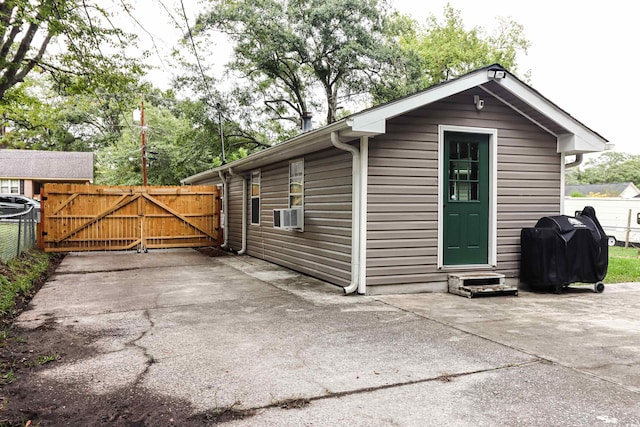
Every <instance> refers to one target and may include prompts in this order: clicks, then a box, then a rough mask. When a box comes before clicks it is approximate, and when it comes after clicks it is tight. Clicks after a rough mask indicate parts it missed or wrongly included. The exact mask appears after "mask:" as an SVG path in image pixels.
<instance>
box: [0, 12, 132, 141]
mask: <svg viewBox="0 0 640 427" xmlns="http://www.w3.org/2000/svg"><path fill="white" fill-rule="evenodd" d="M119 6H122V8H123V9H126V4H125V3H123V2H121V4H120V5H119ZM116 10H118V9H117V7H116V8H110V12H108V11H106V10H105V9H103V8H102V7H100V2H96V1H79V0H63V1H56V2H31V1H28V0H12V1H3V2H2V3H0V34H2V35H3V38H2V39H1V43H2V44H0V111H2V122H3V125H4V126H7V127H8V128H9V132H8V133H7V134H6V135H5V136H3V137H2V140H0V146H2V147H10V148H27V149H44V150H72V151H92V150H95V149H96V148H98V147H101V146H104V145H107V144H109V143H111V142H113V141H114V140H116V139H117V138H118V137H119V133H120V128H119V125H120V120H121V119H120V116H121V115H122V113H123V110H125V109H126V110H129V108H130V107H129V105H130V104H131V97H132V96H135V92H136V91H137V88H138V80H139V78H140V77H141V76H142V74H143V72H144V69H143V67H141V66H140V65H139V64H141V63H142V61H139V60H137V59H131V58H128V57H127V56H126V55H124V52H125V50H126V49H127V48H129V47H130V45H131V44H132V43H134V42H135V38H134V36H132V35H130V34H125V33H124V32H123V31H122V30H120V29H118V28H115V27H113V25H112V23H111V19H112V17H113V13H112V12H111V11H116ZM51 46H54V48H53V49H50V47H51ZM122 94H124V95H122ZM129 114H130V113H129Z"/></svg>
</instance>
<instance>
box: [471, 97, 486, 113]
mask: <svg viewBox="0 0 640 427" xmlns="http://www.w3.org/2000/svg"><path fill="white" fill-rule="evenodd" d="M473 104H474V105H475V106H476V110H478V111H480V110H482V109H483V108H484V99H480V97H479V96H478V95H474V96H473Z"/></svg>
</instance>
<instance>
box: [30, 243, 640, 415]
mask: <svg viewBox="0 0 640 427" xmlns="http://www.w3.org/2000/svg"><path fill="white" fill-rule="evenodd" d="M114 266H118V267H121V268H114ZM125 267H126V268H125ZM636 289H637V288H636V287H635V286H634V285H623V286H620V287H615V288H614V287H613V286H611V287H608V289H607V291H605V293H604V294H601V295H600V294H586V293H580V292H573V293H571V294H567V295H561V296H557V295H544V294H533V293H526V292H521V294H520V295H521V296H519V297H499V298H478V299H472V300H469V299H467V298H463V297H459V296H453V295H448V294H423V295H402V296H386V297H365V296H344V295H342V293H341V289H340V288H337V287H335V286H332V285H328V284H326V283H324V282H321V281H319V280H315V279H313V278H310V277H307V276H304V275H301V274H297V273H294V272H292V271H289V270H286V269H284V268H280V267H277V266H274V265H272V264H269V263H266V262H263V261H260V260H256V259H253V258H250V257H246V256H243V257H235V256H222V257H216V258H209V257H206V256H203V255H201V254H199V253H198V252H196V251H193V250H172V251H150V252H149V253H148V254H140V255H136V254H131V253H127V254H121V253H116V254H112V253H93V254H92V253H87V254H82V255H78V254H71V255H69V256H68V257H67V258H66V259H65V261H64V263H63V265H62V266H61V268H60V269H59V270H58V272H57V274H56V275H55V276H54V278H53V279H52V280H51V281H50V282H48V283H47V284H46V285H45V286H44V287H43V289H42V290H41V291H40V292H39V293H38V295H37V296H36V297H35V298H34V300H33V301H32V309H31V310H29V311H26V312H24V313H23V314H22V315H21V316H20V318H19V319H18V323H19V324H20V325H21V326H24V327H35V326H38V325H41V324H42V323H43V322H45V321H46V322H47V324H48V325H50V326H53V327H54V328H72V329H74V330H76V331H79V332H82V333H86V334H88V335H91V336H92V337H94V338H93V339H92V340H91V341H90V342H89V343H88V344H87V345H88V346H89V347H90V348H91V349H92V350H93V353H94V354H93V355H91V356H89V357H87V358H86V359H84V360H81V361H78V362H74V363H65V362H64V361H59V362H56V363H55V364H51V366H50V367H49V365H47V369H44V370H43V371H41V375H42V378H43V379H44V378H46V379H54V380H56V381H58V382H60V383H63V384H69V385H70V386H71V385H73V386H75V387H80V388H81V389H83V390H86V391H87V392H88V393H95V394H97V395H101V394H104V393H108V392H113V391H118V390H119V389H121V388H125V387H142V388H144V389H145V390H147V391H148V392H149V393H152V394H157V395H161V396H168V397H173V398H177V399H182V400H183V401H186V402H189V403H190V404H191V405H192V407H193V408H194V411H202V412H207V411H209V412H211V413H214V412H215V411H219V410H220V409H221V408H222V409H225V408H234V409H236V410H251V411H255V413H256V414H255V415H254V416H252V417H251V418H249V419H246V420H241V421H237V422H234V423H232V425H233V424H235V425H331V424H349V425H409V426H410V425H474V426H475V425H585V426H586V425H590V426H591V425H598V424H603V425H604V424H619V425H640V412H639V411H640V407H639V406H638V405H637V402H638V400H639V397H640V392H639V390H638V378H640V375H639V374H638V372H637V366H638V361H639V360H640V358H639V357H637V356H638V353H637V352H638V348H637V346H638V345H639V344H638V343H640V340H638V339H637V338H638V336H637V332H636V331H638V330H640V328H638V326H639V325H638V320H639V319H640V316H639V313H640V306H639V305H638V303H637V302H636V300H635V298H636V297H637V294H636V292H637V291H636ZM621 304H622V305H621ZM596 309H597V310H596ZM114 372H117V374H114ZM623 372H626V373H627V377H628V378H623V375H622V373H623ZM291 400H299V401H300V402H301V403H300V404H299V405H294V406H295V407H296V408H297V409H289V410H285V409H282V408H281V406H287V407H291V406H290V405H283V404H282V402H287V401H291Z"/></svg>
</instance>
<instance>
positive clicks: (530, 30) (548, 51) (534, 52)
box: [129, 0, 640, 154]
mask: <svg viewBox="0 0 640 427" xmlns="http://www.w3.org/2000/svg"><path fill="white" fill-rule="evenodd" d="M390 1H391V3H392V5H393V6H395V7H396V8H397V9H398V10H400V11H401V12H404V13H407V14H410V15H412V16H413V17H414V18H416V19H417V20H419V21H421V22H422V21H424V19H425V18H426V17H427V16H429V15H431V14H435V15H436V16H437V17H439V18H442V12H443V10H444V7H445V5H446V4H447V1H445V0H429V1H420V0H390ZM148 2H149V0H145V1H141V2H139V3H138V4H137V7H138V12H137V13H136V17H138V18H139V19H140V20H141V21H142V22H143V24H144V25H145V26H146V27H147V30H148V31H149V32H151V33H153V34H154V37H155V39H156V43H157V44H159V45H160V46H159V47H160V49H161V50H164V51H166V49H167V47H168V46H170V45H173V44H174V40H173V39H172V38H173V37H174V34H175V33H173V34H172V32H171V31H170V29H167V27H168V26H165V25H161V24H162V23H163V22H168V21H169V18H168V17H167V15H166V14H164V16H163V11H162V10H161V8H159V7H158V4H159V3H158V2H157V0H152V1H150V3H153V7H152V8H151V9H146V12H145V15H144V16H143V17H141V15H140V11H141V10H142V7H143V4H145V3H148ZM164 3H165V4H166V5H170V4H172V3H173V6H174V7H176V8H178V7H180V2H179V1H178V0H164ZM449 3H450V4H451V5H452V6H453V7H454V8H455V9H458V10H460V11H461V12H462V18H463V20H464V22H465V24H466V25H467V27H473V26H481V27H483V28H485V29H486V30H488V31H490V30H492V29H493V28H494V27H495V26H496V19H495V18H496V17H498V16H504V17H511V18H513V19H514V20H515V21H516V22H518V23H520V24H522V25H523V26H524V30H525V35H526V37H527V38H528V39H529V41H530V42H531V45H532V46H531V48H530V50H529V52H528V55H527V56H521V57H520V58H519V72H520V73H523V72H524V71H526V70H531V85H532V86H533V87H534V88H535V89H536V90H538V91H539V92H540V93H541V94H542V95H544V96H545V97H547V98H549V99H550V100H551V101H552V102H554V103H555V104H557V105H558V106H559V107H561V108H562V109H564V110H565V111H567V112H568V113H569V114H571V115H572V116H574V117H575V118H576V119H578V120H580V121H581V122H582V123H584V124H585V125H587V126H588V127H590V128H591V129H593V130H594V131H596V132H598V133H599V134H600V135H602V136H603V137H605V138H607V139H608V140H609V141H610V142H612V143H613V144H615V151H622V152H629V153H633V154H640V138H639V137H638V134H637V133H636V132H634V131H632V126H633V124H634V123H635V122H636V121H640V86H638V84H636V83H633V82H634V81H635V72H636V69H635V66H636V64H637V62H638V59H637V56H638V52H639V51H640V48H639V47H638V43H639V42H640V24H638V22H637V21H638V17H640V14H639V13H638V12H639V11H640V6H639V5H636V4H635V2H632V1H629V0H625V1H623V0H609V1H606V2H587V1H584V0H582V1H579V0H536V1H527V2H522V1H515V0H490V1H480V0H450V1H449ZM184 5H185V10H186V12H187V15H188V16H189V17H191V18H193V17H194V16H195V15H196V13H197V10H198V1H197V0H184ZM175 17H179V15H175ZM131 25H133V24H131ZM129 30H132V28H129ZM141 37H142V39H143V40H144V39H145V38H146V39H147V40H148V39H149V37H148V36H147V35H145V34H144V33H142V34H141ZM151 61H152V62H156V63H157V62H158V61H157V59H153V58H152V59H151ZM162 72H163V70H162V69H160V71H159V72H156V73H154V75H155V76H156V78H154V80H155V79H157V78H158V76H159V75H161V74H162ZM158 73H160V74H158ZM165 73H166V74H167V75H168V74H169V72H168V71H166V72H165ZM168 80H169V77H167V78H166V81H168Z"/></svg>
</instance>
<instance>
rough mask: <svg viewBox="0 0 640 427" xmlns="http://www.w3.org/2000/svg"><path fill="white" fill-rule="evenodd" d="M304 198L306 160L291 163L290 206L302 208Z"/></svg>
mask: <svg viewBox="0 0 640 427" xmlns="http://www.w3.org/2000/svg"><path fill="white" fill-rule="evenodd" d="M303 198H304V160H303V159H300V160H294V161H292V162H290V163H289V207H290V208H298V207H299V208H301V207H302V206H303V204H302V203H303Z"/></svg>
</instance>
